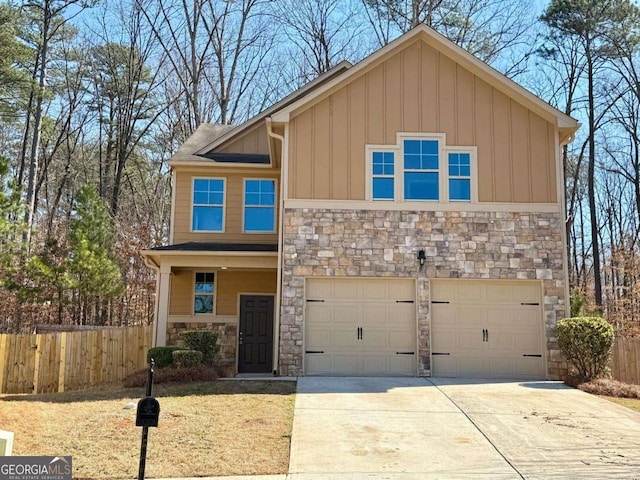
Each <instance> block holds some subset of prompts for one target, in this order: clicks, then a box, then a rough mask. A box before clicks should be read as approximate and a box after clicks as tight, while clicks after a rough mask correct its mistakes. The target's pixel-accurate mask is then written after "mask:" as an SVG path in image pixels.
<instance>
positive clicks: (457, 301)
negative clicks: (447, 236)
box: [431, 280, 545, 379]
mask: <svg viewBox="0 0 640 480" xmlns="http://www.w3.org/2000/svg"><path fill="white" fill-rule="evenodd" d="M431 338H432V341H431V359H432V362H431V367H432V374H433V375H434V376H465V377H466V376H468V377H487V378H531V379H542V378H545V374H544V358H543V351H544V338H545V335H544V329H543V321H542V307H541V287H540V283H539V282H527V281H522V282H518V281H494V280H478V281H475V280H474V281H468V280H433V281H432V282H431Z"/></svg>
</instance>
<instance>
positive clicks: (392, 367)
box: [387, 355, 416, 375]
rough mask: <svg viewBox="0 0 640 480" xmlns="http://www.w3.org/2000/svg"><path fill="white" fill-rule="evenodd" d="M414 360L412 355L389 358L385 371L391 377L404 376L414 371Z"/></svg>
mask: <svg viewBox="0 0 640 480" xmlns="http://www.w3.org/2000/svg"><path fill="white" fill-rule="evenodd" d="M415 364H416V358H415V356H414V355H396V356H395V357H390V358H389V359H388V363H387V371H388V372H389V373H391V374H393V375H406V374H407V372H410V371H411V370H415Z"/></svg>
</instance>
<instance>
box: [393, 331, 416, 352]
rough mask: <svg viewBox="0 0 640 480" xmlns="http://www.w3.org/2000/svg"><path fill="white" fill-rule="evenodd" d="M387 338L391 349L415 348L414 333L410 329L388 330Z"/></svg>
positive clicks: (412, 349) (411, 349) (407, 349)
mask: <svg viewBox="0 0 640 480" xmlns="http://www.w3.org/2000/svg"><path fill="white" fill-rule="evenodd" d="M387 338H388V346H389V348H390V349H391V350H402V351H414V350H415V348H416V342H415V334H414V333H413V332H412V331H409V330H407V331H390V332H389V334H388V336H387Z"/></svg>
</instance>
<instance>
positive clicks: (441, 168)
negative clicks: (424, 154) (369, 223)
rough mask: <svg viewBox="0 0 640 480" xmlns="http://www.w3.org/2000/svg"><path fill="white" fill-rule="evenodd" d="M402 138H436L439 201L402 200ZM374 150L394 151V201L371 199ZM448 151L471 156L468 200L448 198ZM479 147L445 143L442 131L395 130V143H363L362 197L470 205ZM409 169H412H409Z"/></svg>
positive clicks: (475, 186)
mask: <svg viewBox="0 0 640 480" xmlns="http://www.w3.org/2000/svg"><path fill="white" fill-rule="evenodd" d="M405 140H437V141H438V190H439V197H440V199H439V200H417V199H411V200H405V198H404V172H405V169H404V141H405ZM373 152H393V153H394V154H395V157H394V159H395V162H394V176H395V182H394V194H395V195H394V196H395V199H394V200H375V199H374V198H373V165H372V163H373ZM449 153H469V154H470V158H471V171H470V173H471V199H470V200H450V199H449ZM477 153H478V147H476V146H457V145H447V135H446V134H445V133H411V132H398V133H397V134H396V145H365V155H366V162H365V163H366V188H365V199H366V200H367V201H372V202H376V203H388V204H393V203H406V204H412V205H420V204H439V203H452V204H467V205H469V204H472V203H478V161H477V157H478V155H477ZM411 171H412V170H411Z"/></svg>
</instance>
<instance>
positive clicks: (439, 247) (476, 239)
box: [279, 209, 565, 378]
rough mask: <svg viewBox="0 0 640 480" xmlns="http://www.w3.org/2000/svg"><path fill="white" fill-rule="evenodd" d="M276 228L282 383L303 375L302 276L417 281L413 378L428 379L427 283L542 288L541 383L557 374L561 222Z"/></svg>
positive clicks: (402, 218)
mask: <svg viewBox="0 0 640 480" xmlns="http://www.w3.org/2000/svg"><path fill="white" fill-rule="evenodd" d="M283 221H284V239H283V272H282V273H283V277H282V285H283V288H282V305H281V312H280V313H281V319H280V320H281V327H280V340H279V341H280V360H279V373H280V375H293V376H296V375H302V374H303V364H302V361H303V341H304V328H303V325H304V310H305V305H304V282H305V278H307V277H396V278H415V279H416V280H417V284H418V291H419V297H418V299H417V305H416V307H417V315H418V342H419V352H418V355H419V372H418V374H419V375H429V374H430V373H431V372H430V368H431V367H430V364H429V358H430V357H429V356H430V351H429V345H430V342H429V279H432V278H467V279H483V278H486V279H522V280H541V281H542V284H543V309H544V318H545V324H546V335H547V353H546V357H547V358H546V360H547V369H548V374H549V377H550V378H558V377H559V376H560V375H562V373H563V370H564V365H563V363H562V360H561V358H560V355H559V352H558V351H557V344H556V340H555V338H554V337H553V333H552V329H553V327H554V326H555V324H556V322H557V321H558V320H559V319H560V318H562V317H563V316H564V315H565V278H564V269H563V242H562V228H563V221H562V215H561V214H559V213H514V212H438V211H429V212H404V211H387V210H384V211H383V210H329V209H286V210H285V213H284V219H283ZM420 249H424V250H425V255H426V261H425V264H424V267H423V268H422V269H420V268H419V264H418V261H417V259H416V257H417V253H418V250H420Z"/></svg>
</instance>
